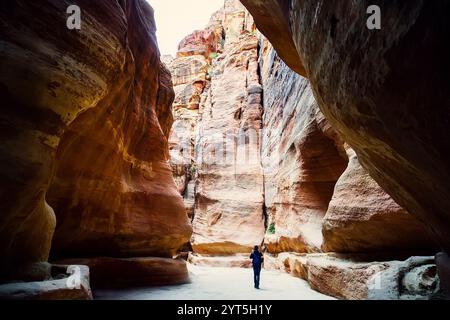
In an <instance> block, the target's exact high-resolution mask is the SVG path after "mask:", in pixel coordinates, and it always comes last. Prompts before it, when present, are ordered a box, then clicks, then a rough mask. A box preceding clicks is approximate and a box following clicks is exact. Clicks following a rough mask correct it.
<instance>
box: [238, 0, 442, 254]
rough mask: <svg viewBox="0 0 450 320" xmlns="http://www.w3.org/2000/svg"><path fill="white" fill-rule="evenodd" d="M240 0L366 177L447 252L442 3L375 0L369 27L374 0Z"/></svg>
mask: <svg viewBox="0 0 450 320" xmlns="http://www.w3.org/2000/svg"><path fill="white" fill-rule="evenodd" d="M242 2H243V3H244V4H245V5H246V7H247V9H248V10H249V11H250V12H251V13H252V14H253V16H254V18H255V21H256V24H257V26H258V28H260V29H261V30H262V31H263V32H264V33H265V35H266V36H267V37H268V39H269V40H270V41H273V42H274V44H275V45H276V47H277V49H278V51H279V53H280V55H281V56H282V57H283V58H284V59H285V60H286V61H287V62H291V63H290V65H293V64H296V65H297V66H300V67H299V68H298V69H297V71H298V72H300V73H302V74H304V75H306V76H307V77H308V78H309V80H310V82H311V85H312V88H313V91H314V94H315V97H316V99H317V102H318V104H319V106H320V108H321V110H322V112H323V113H324V115H325V116H326V118H327V119H328V120H329V121H330V124H331V125H332V126H333V127H334V128H335V129H336V130H337V131H338V132H339V133H340V134H341V135H342V137H343V138H344V139H345V141H346V142H348V144H349V145H350V146H351V147H352V148H353V149H354V150H355V151H356V153H357V154H358V159H359V161H360V162H361V164H362V166H363V167H364V168H365V169H366V170H367V171H368V172H369V174H370V175H371V177H373V178H374V179H375V180H376V181H377V182H378V183H379V184H380V186H381V187H382V188H383V189H384V190H386V191H387V192H388V193H389V194H390V195H391V196H392V197H393V198H394V199H395V200H396V201H397V202H398V203H399V204H400V205H401V206H403V207H404V208H405V209H407V210H408V211H409V212H411V213H412V214H414V215H415V216H416V217H418V218H419V219H420V220H421V221H423V222H424V223H426V225H427V226H428V227H429V228H430V230H432V231H433V233H434V236H435V238H436V239H437V240H438V241H439V243H440V245H441V246H442V248H444V249H445V250H446V251H448V250H450V231H449V230H450V215H449V212H450V210H449V209H450V197H449V190H450V185H449V184H450V179H449V178H450V170H449V168H450V138H449V135H448V123H449V121H450V120H449V117H450V113H449V112H448V109H449V104H450V101H449V96H448V92H449V86H450V72H449V71H450V63H449V60H448V59H447V57H448V55H449V53H450V52H449V48H448V46H447V39H448V38H449V32H450V28H449V20H448V17H447V15H446V12H448V10H449V8H450V4H449V3H448V2H446V1H408V2H393V1H387V0H386V1H377V2H376V3H377V4H379V5H380V8H381V10H382V29H381V30H369V29H368V28H367V27H366V21H367V18H368V15H367V14H366V10H367V8H368V6H369V5H371V4H373V1H366V0H364V1H357V2H355V1H350V0H346V1H339V2H338V1H325V0H321V1H316V0H293V1H290V2H287V1H282V0H277V1H264V2H261V1H256V0H242ZM287 3H290V5H289V6H287V5H286V4H287ZM273 13H275V14H273ZM271 15H272V18H271V19H267V17H269V16H271ZM280 28H281V29H280ZM280 30H282V31H281V32H279V31H280ZM283 30H284V31H283ZM286 43H287V44H288V45H289V46H285V45H283V44H286ZM292 44H294V47H295V48H296V50H295V51H296V52H297V54H295V52H294V51H293V50H292ZM288 59H289V60H288ZM292 61H293V62H292ZM301 69H303V70H301Z"/></svg>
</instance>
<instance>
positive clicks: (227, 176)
mask: <svg viewBox="0 0 450 320" xmlns="http://www.w3.org/2000/svg"><path fill="white" fill-rule="evenodd" d="M212 48H215V50H214V51H212ZM257 48H258V39H257V35H256V32H255V31H254V25H253V20H252V19H251V17H250V16H249V14H248V12H247V11H246V10H245V8H244V7H243V6H242V5H241V4H240V3H239V2H238V1H235V0H232V1H230V0H227V1H225V3H224V6H223V8H222V9H221V10H219V11H218V12H216V13H215V14H214V15H213V16H212V18H211V21H210V23H209V24H208V26H207V28H206V29H205V30H204V31H196V32H194V33H193V34H191V35H189V36H187V37H186V38H185V39H184V40H183V41H182V42H181V43H180V46H179V53H178V55H177V58H176V59H174V60H173V61H171V62H169V68H170V69H171V73H172V77H173V81H174V84H175V92H176V97H175V102H174V104H173V108H174V113H175V123H174V127H173V131H172V135H171V138H170V144H171V163H172V167H173V168H174V176H175V180H176V181H177V185H178V190H179V191H180V192H181V193H182V194H183V196H184V198H185V204H186V207H187V210H188V213H189V215H190V216H192V217H193V230H194V231H193V236H192V239H191V245H192V248H193V250H194V252H196V253H201V254H213V255H214V254H216V255H231V254H235V253H239V252H249V251H250V250H251V248H252V247H253V246H254V245H255V244H260V243H261V242H262V239H263V237H264V231H265V225H264V223H265V219H264V211H263V173H262V170H261V164H260V157H259V147H260V146H259V139H260V136H259V135H260V132H259V131H260V128H261V112H262V105H261V92H262V88H261V85H260V83H259V78H258V62H257V59H258V51H257ZM194 198H195V202H194Z"/></svg>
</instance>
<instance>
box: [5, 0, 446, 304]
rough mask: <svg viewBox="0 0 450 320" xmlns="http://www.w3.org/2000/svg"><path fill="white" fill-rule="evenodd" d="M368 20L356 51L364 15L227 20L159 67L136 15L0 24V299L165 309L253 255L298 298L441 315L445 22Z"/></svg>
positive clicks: (135, 9) (335, 9)
mask: <svg viewBox="0 0 450 320" xmlns="http://www.w3.org/2000/svg"><path fill="white" fill-rule="evenodd" d="M380 3H381V9H382V12H383V20H382V21H383V26H382V29H381V30H368V29H367V28H366V27H365V23H366V20H365V18H366V17H367V15H366V14H365V12H366V11H365V9H366V8H367V6H368V5H369V3H368V1H365V0H364V1H359V2H354V1H350V0H348V1H347V0H343V1H340V2H339V4H337V3H334V2H329V1H324V0H319V1H316V0H314V1H312V0H291V1H284V0H271V1H264V2H261V1H253V0H242V3H241V2H239V1H237V0H225V1H224V5H223V6H222V8H220V9H219V10H218V11H217V12H215V13H214V14H213V15H212V17H211V19H210V22H209V23H208V24H207V26H206V27H205V28H204V29H202V30H195V31H193V32H192V33H191V34H188V35H187V36H186V37H185V38H184V39H183V40H182V41H181V42H180V44H179V47H178V52H177V55H176V57H171V56H161V55H160V52H159V49H158V44H157V39H156V23H155V19H154V12H153V9H152V7H151V6H150V5H149V4H148V3H147V2H146V1H144V0H128V1H107V0H99V1H96V2H95V3H93V2H92V1H87V0H79V1H77V5H79V6H80V7H81V8H83V11H82V12H83V24H82V27H81V29H79V30H69V29H67V28H66V21H65V15H64V14H63V13H65V11H66V8H67V7H68V6H69V5H71V3H69V2H68V1H65V0H64V1H54V0H45V1H43V2H42V3H39V4H36V3H34V4H33V3H31V2H26V3H25V1H21V0H18V1H9V0H8V1H6V2H5V4H2V5H0V25H1V28H0V35H1V39H2V40H1V45H2V50H0V67H1V68H0V69H1V72H0V98H1V99H2V101H4V103H3V108H2V109H3V110H2V112H1V114H0V119H1V121H0V131H1V132H2V134H1V136H0V139H1V144H0V177H1V181H2V182H1V187H0V190H1V202H0V203H1V212H2V215H1V218H0V219H1V220H0V254H1V256H2V260H1V264H0V274H1V276H0V298H3V299H5V298H6V299H93V298H94V297H95V292H97V291H98V290H114V289H116V288H130V287H131V288H133V287H151V286H156V287H157V286H167V285H171V286H173V285H178V286H180V288H181V286H182V285H184V284H186V283H188V282H189V281H195V280H192V279H191V280H190V279H189V269H188V266H191V267H193V268H200V270H203V269H201V268H217V269H216V270H221V268H227V270H233V268H249V267H250V266H251V261H250V260H249V259H248V256H249V253H250V252H251V250H252V248H253V246H254V245H260V246H261V247H262V248H263V250H264V255H265V262H264V268H265V269H266V270H267V272H270V274H271V275H272V276H274V275H275V274H277V273H281V272H282V273H287V274H289V275H290V276H292V281H293V283H299V282H294V281H300V280H299V279H294V277H295V278H300V279H303V280H304V281H305V283H307V284H308V285H309V286H310V289H308V290H311V292H312V293H313V292H315V293H317V297H322V296H323V295H327V296H331V297H334V298H338V299H434V298H442V297H443V296H444V295H445V294H447V293H448V292H449V291H448V290H449V288H450V271H449V270H450V263H449V258H448V256H447V254H446V252H448V249H449V239H450V237H449V236H448V230H449V227H450V223H449V221H448V220H449V215H448V210H447V209H448V207H449V206H450V203H449V199H450V198H449V196H448V190H449V189H450V188H449V186H448V181H449V180H448V179H447V177H448V175H449V174H450V172H449V170H448V168H449V167H450V166H449V155H450V152H449V145H450V143H449V139H448V133H447V130H446V129H447V126H446V124H448V123H449V119H448V116H449V114H450V113H448V105H449V100H448V99H449V98H448V94H447V93H448V92H449V90H448V89H449V88H448V86H449V84H450V79H449V74H450V72H449V71H450V67H449V63H448V60H447V59H445V57H446V56H447V55H448V53H449V52H448V48H446V47H445V46H444V44H443V41H442V40H443V39H447V38H448V30H450V28H448V23H449V22H447V20H445V17H444V15H445V14H444V13H445V12H446V10H447V9H449V8H448V4H444V3H438V2H436V3H431V2H425V1H415V2H411V3H409V2H408V4H404V5H401V4H399V3H390V2H388V1H380ZM150 4H151V1H150ZM50 21H51V22H52V23H49V22H50ZM330 21H331V22H330ZM386 29H389V30H391V31H390V32H382V31H383V30H386ZM430 52H434V54H435V56H434V57H431V53H430ZM439 251H441V252H440V253H438V252H439ZM436 253H437V254H436ZM435 254H436V256H435ZM74 268H75V269H74ZM69 270H77V276H78V277H79V278H78V280H79V283H78V284H79V286H78V287H77V289H76V290H74V289H73V288H72V289H71V288H69V287H68V286H67V283H68V281H69V280H70V279H73V277H72V276H70V273H71V272H69V274H68V271H69ZM205 270H206V269H205ZM284 276H285V275H283V281H286V279H287V278H286V277H284ZM205 277H206V276H205ZM275 278H276V276H274V279H275ZM193 287H195V286H193ZM314 290H315V291H314ZM93 292H94V293H93ZM98 292H100V291H98ZM312 293H311V297H312V296H314V295H313V294H312ZM321 294H322V295H321ZM323 297H325V296H323Z"/></svg>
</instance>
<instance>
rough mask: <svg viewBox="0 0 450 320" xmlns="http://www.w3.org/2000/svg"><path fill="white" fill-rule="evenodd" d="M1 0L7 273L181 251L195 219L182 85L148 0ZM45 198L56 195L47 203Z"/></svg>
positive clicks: (0, 247)
mask: <svg viewBox="0 0 450 320" xmlns="http://www.w3.org/2000/svg"><path fill="white" fill-rule="evenodd" d="M70 4H72V3H69V2H68V1H51V0H48V1H41V2H39V3H37V2H30V1H6V2H4V3H2V5H1V6H0V25H1V31H0V35H1V39H2V50H1V52H0V67H1V70H2V71H1V73H0V98H1V100H2V101H3V102H2V104H3V105H4V106H5V107H4V108H3V111H2V113H1V115H0V117H1V121H0V123H1V124H0V130H1V131H2V135H1V138H0V140H1V143H0V145H1V147H0V155H1V156H0V162H1V163H0V164H1V166H0V167H1V169H0V176H1V179H0V180H1V181H2V182H1V211H2V215H1V221H0V255H1V256H2V259H1V271H2V272H1V274H2V277H4V276H5V275H7V272H4V271H5V270H6V271H9V270H11V269H12V270H14V269H15V268H16V267H17V266H19V265H26V264H28V263H33V262H38V261H45V260H46V259H47V257H48V255H49V251H50V244H51V242H52V235H53V230H54V227H55V215H54V212H55V214H56V221H57V227H56V233H55V237H54V239H53V253H54V254H55V255H58V256H64V257H73V256H85V255H91V256H92V255H93V256H96V255H97V256H99V255H101V256H104V255H110V256H116V257H117V256H119V257H120V256H127V257H130V256H147V255H150V256H151V255H154V256H162V257H172V255H173V254H175V253H176V251H177V250H178V249H179V248H180V247H181V246H183V245H185V244H186V243H187V242H188V241H189V238H190V235H191V227H190V225H189V223H188V219H187V217H186V214H185V210H184V206H183V202H182V199H181V197H180V195H179V193H178V191H177V189H176V187H175V184H174V182H173V178H172V174H171V168H170V166H169V164H168V162H167V160H168V156H169V155H168V143H167V138H168V134H169V130H170V126H171V124H172V115H171V110H170V105H171V103H172V101H173V95H174V94H173V89H172V83H171V80H170V74H169V72H168V71H167V70H166V69H165V67H164V66H163V65H162V64H161V63H160V58H159V52H158V48H157V42H156V37H155V22H154V19H153V10H152V9H151V7H150V6H149V5H148V4H147V3H146V1H143V0H131V1H126V2H123V1H106V0H105V1H95V2H92V1H83V0H82V1H78V2H77V4H78V5H79V6H80V7H81V8H82V13H83V16H82V19H83V20H82V28H81V30H80V31H76V30H68V29H67V27H66V19H67V14H66V9H67V7H68V6H69V5H70ZM47 202H48V203H49V204H50V205H51V207H50V205H49V204H47Z"/></svg>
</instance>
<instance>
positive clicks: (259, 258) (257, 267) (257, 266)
mask: <svg viewBox="0 0 450 320" xmlns="http://www.w3.org/2000/svg"><path fill="white" fill-rule="evenodd" d="M250 259H252V265H253V279H254V282H255V288H256V289H259V279H260V275H261V266H262V263H263V262H264V258H263V255H262V253H261V252H260V251H259V248H258V246H255V247H254V248H253V252H252V254H251V255H250Z"/></svg>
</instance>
